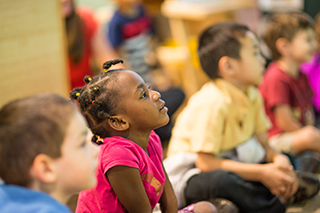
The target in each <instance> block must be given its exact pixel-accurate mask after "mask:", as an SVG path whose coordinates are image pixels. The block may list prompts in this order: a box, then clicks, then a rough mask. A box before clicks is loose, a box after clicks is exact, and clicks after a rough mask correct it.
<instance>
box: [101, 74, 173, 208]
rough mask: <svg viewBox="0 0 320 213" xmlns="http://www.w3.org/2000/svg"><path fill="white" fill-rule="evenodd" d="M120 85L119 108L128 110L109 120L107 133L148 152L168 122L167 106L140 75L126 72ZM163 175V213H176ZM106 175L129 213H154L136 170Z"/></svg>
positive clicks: (118, 170)
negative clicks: (155, 131) (153, 134)
mask: <svg viewBox="0 0 320 213" xmlns="http://www.w3.org/2000/svg"><path fill="white" fill-rule="evenodd" d="M118 83H119V85H126V87H124V88H122V90H121V93H120V95H121V97H122V100H121V101H120V102H119V105H122V106H126V107H125V109H124V110H120V111H119V113H118V114H117V115H114V116H113V118H114V120H110V119H108V120H107V122H108V124H107V126H109V127H108V132H109V133H110V135H117V136H121V137H124V138H127V139H129V140H131V141H134V142H135V143H136V144H138V145H139V146H140V147H141V148H142V149H143V150H145V151H146V150H147V146H148V142H149V136H150V133H151V131H152V129H154V128H157V127H159V126H162V125H165V124H166V123H167V122H168V116H167V114H166V110H165V111H164V109H163V107H162V106H163V105H164V102H163V101H162V100H161V99H160V96H159V93H157V92H156V91H153V90H150V89H148V88H147V86H146V85H145V83H144V82H143V80H142V79H141V78H140V77H139V76H138V75H137V74H134V73H132V72H127V71H123V72H122V73H121V74H120V75H119V77H118ZM161 109H163V110H161ZM145 115H148V116H145ZM162 167H163V166H162ZM163 170H164V168H163ZM164 173H165V177H166V179H165V183H164V185H163V192H162V195H161V197H160V200H159V203H160V207H161V210H162V212H163V213H173V212H174V213H176V212H177V209H178V206H177V200H176V197H175V194H174V191H173V189H172V186H171V183H170V181H169V179H168V177H167V174H166V172H165V170H164ZM105 175H106V177H107V178H108V181H109V182H110V184H111V186H112V189H113V190H114V192H115V194H116V196H117V197H118V199H119V200H120V202H121V204H122V205H123V207H124V208H125V209H126V210H127V211H128V212H130V213H150V212H152V207H151V204H150V201H149V198H148V196H147V193H146V191H145V188H144V186H143V183H142V180H141V174H140V172H139V170H138V169H137V168H133V167H128V166H115V167H112V168H111V169H109V170H108V171H107V173H106V174H105Z"/></svg>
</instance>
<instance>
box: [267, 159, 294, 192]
mask: <svg viewBox="0 0 320 213" xmlns="http://www.w3.org/2000/svg"><path fill="white" fill-rule="evenodd" d="M263 167H264V168H263V170H262V171H263V174H262V180H261V183H262V184H263V185H265V186H266V187H267V188H268V189H269V190H270V191H271V193H272V194H274V195H276V196H288V195H291V194H293V193H294V192H295V191H296V190H297V189H296V185H295V181H296V177H294V176H293V174H292V170H290V169H289V168H288V169H285V168H279V166H278V165H276V164H274V163H269V164H265V165H263Z"/></svg>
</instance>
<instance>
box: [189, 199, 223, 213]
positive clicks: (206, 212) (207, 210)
mask: <svg viewBox="0 0 320 213" xmlns="http://www.w3.org/2000/svg"><path fill="white" fill-rule="evenodd" d="M193 211H194V212H195V213H197V212H199V213H200V212H201V213H217V212H218V211H217V209H216V207H215V206H214V205H213V204H212V203H210V202H208V201H201V202H198V203H195V204H194V209H193Z"/></svg>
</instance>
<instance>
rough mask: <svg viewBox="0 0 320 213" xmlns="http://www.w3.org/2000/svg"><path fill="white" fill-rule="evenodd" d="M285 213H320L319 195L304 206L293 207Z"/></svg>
mask: <svg viewBox="0 0 320 213" xmlns="http://www.w3.org/2000/svg"><path fill="white" fill-rule="evenodd" d="M286 213H320V193H318V195H317V196H315V197H314V198H313V199H311V200H309V201H308V202H307V203H305V204H304V205H293V206H291V207H289V208H288V209H287V211H286Z"/></svg>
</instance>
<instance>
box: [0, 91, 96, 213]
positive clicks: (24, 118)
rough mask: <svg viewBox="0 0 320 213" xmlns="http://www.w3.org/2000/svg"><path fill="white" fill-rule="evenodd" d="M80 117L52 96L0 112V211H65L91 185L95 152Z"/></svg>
mask: <svg viewBox="0 0 320 213" xmlns="http://www.w3.org/2000/svg"><path fill="white" fill-rule="evenodd" d="M87 135H88V130H87V128H86V123H85V120H84V118H83V116H82V115H81V114H80V112H79V111H78V110H77V108H76V105H75V104H74V103H72V102H71V101H70V100H68V99H65V98H63V97H61V96H58V95H54V94H43V95H35V96H30V97H26V98H22V99H18V100H15V101H12V102H10V103H8V104H6V105H5V106H3V107H2V108H1V109H0V137H1V140H0V176H1V178H2V179H3V180H4V182H5V183H4V184H0V212H28V213H29V212H70V211H69V210H68V208H67V207H66V206H64V205H63V204H65V203H66V202H67V199H68V198H69V197H70V196H71V195H72V194H74V193H78V192H79V191H81V190H84V189H88V188H91V187H93V186H94V184H95V182H96V180H95V178H94V170H95V168H96V154H97V152H96V151H95V149H94V148H93V147H91V146H92V145H91V144H89V143H88V141H87Z"/></svg>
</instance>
